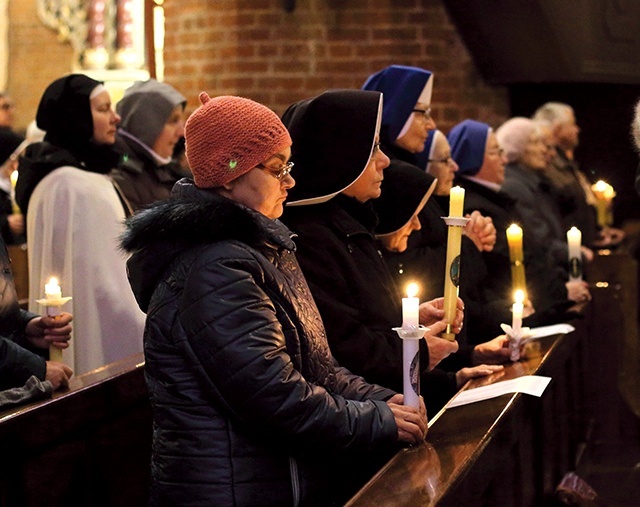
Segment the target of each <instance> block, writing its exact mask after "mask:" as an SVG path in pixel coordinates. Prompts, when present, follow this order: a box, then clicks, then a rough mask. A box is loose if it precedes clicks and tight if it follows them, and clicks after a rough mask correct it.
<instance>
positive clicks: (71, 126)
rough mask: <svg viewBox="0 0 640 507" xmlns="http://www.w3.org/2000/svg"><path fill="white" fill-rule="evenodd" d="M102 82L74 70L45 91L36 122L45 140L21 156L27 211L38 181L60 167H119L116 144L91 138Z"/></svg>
mask: <svg viewBox="0 0 640 507" xmlns="http://www.w3.org/2000/svg"><path fill="white" fill-rule="evenodd" d="M100 84H102V83H101V82H100V81H96V80H95V79H91V78H90V77H88V76H85V75H84V74H70V75H68V76H65V77H62V78H60V79H56V80H55V81H54V82H53V83H51V84H50V85H49V86H48V87H47V89H46V90H45V92H44V94H43V95H42V98H41V99H40V104H39V105H38V111H37V113H36V123H37V125H38V127H39V128H41V129H42V130H44V131H46V135H45V138H44V142H42V143H36V144H34V145H31V146H30V147H29V148H28V149H27V151H26V153H25V155H24V157H22V159H21V160H20V171H19V177H18V184H17V186H16V199H17V201H18V204H19V205H20V209H22V211H23V213H25V214H26V211H27V208H28V204H29V199H30V198H31V194H32V193H33V190H34V189H35V187H36V186H37V184H38V183H40V181H41V180H42V179H43V178H44V177H45V176H47V175H48V174H49V173H50V172H52V171H53V170H55V169H57V168H58V167H61V166H65V165H70V166H73V167H77V168H79V169H83V170H85V171H90V172H95V173H100V174H106V173H108V172H109V171H110V170H111V169H113V168H114V167H116V165H117V163H118V154H117V152H116V151H115V150H114V149H113V146H112V145H106V144H96V143H94V142H93V141H92V140H91V139H92V138H93V116H92V114H91V99H90V96H91V92H92V91H93V90H94V89H95V88H96V87H97V86H99V85H100Z"/></svg>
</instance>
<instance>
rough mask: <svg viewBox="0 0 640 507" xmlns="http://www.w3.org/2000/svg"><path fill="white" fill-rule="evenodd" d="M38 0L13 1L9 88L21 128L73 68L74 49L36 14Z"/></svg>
mask: <svg viewBox="0 0 640 507" xmlns="http://www.w3.org/2000/svg"><path fill="white" fill-rule="evenodd" d="M36 3H37V2H36V0H10V2H9V19H10V26H9V72H8V82H7V91H8V92H9V94H10V95H11V96H12V98H13V100H14V102H15V103H16V125H15V127H16V128H17V129H22V128H25V127H26V126H27V125H28V124H29V122H30V121H31V120H33V119H34V118H35V114H36V109H37V107H38V103H39V101H40V97H41V96H42V92H44V89H45V88H46V87H47V85H48V84H49V83H51V81H53V80H54V79H56V78H58V77H60V76H62V75H63V74H67V73H69V72H70V71H71V67H72V62H73V49H72V48H71V45H70V44H68V43H65V44H61V43H60V42H59V40H58V36H57V34H56V33H55V32H54V31H53V30H51V29H49V28H47V27H46V26H45V25H44V24H43V23H42V22H41V21H40V19H39V18H38V16H37V14H36Z"/></svg>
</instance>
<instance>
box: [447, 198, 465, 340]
mask: <svg viewBox="0 0 640 507" xmlns="http://www.w3.org/2000/svg"><path fill="white" fill-rule="evenodd" d="M463 210H464V188H462V187H453V188H452V189H451V193H450V194H449V216H448V217H443V219H444V221H445V223H446V224H447V226H448V236H447V262H446V265H445V273H444V319H445V321H446V322H447V329H446V330H445V331H444V333H442V338H445V339H447V340H450V341H455V339H456V335H455V334H454V332H453V329H452V324H453V321H454V320H455V318H456V313H457V307H458V284H459V283H460V247H461V244H462V228H463V227H464V226H465V225H466V224H467V222H468V221H469V219H467V218H464V217H463V216H462V213H463Z"/></svg>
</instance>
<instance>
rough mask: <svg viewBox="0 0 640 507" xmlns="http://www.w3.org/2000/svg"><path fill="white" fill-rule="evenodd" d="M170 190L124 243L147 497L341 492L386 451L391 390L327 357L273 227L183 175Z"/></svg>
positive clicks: (278, 502)
mask: <svg viewBox="0 0 640 507" xmlns="http://www.w3.org/2000/svg"><path fill="white" fill-rule="evenodd" d="M174 194H175V196H174V198H173V199H171V200H169V201H166V202H161V203H157V204H156V205H154V206H153V207H152V208H150V209H148V210H144V211H142V212H140V213H139V214H138V215H136V216H134V217H132V218H131V219H129V221H128V231H127V233H126V235H125V237H124V241H123V245H124V247H125V248H126V249H127V250H129V251H133V252H135V253H134V255H133V256H132V258H131V259H130V261H129V269H130V278H131V284H132V287H133V289H134V293H135V294H136V297H137V299H138V301H139V303H140V306H141V308H142V309H143V310H144V311H145V312H147V324H146V329H145V338H144V339H145V344H144V351H145V359H146V366H145V375H146V379H147V383H148V386H149V390H150V394H151V402H152V406H153V412H154V436H153V457H152V492H151V504H152V505H190V506H200V505H202V506H205V505H206V506H235V507H238V506H251V507H259V506H285V505H296V501H297V500H298V499H299V500H300V502H301V503H300V504H301V505H333V503H334V502H338V501H344V500H345V498H346V497H345V495H349V494H352V493H353V492H354V489H355V488H357V487H360V486H361V485H362V480H364V479H366V477H359V475H360V474H359V472H361V470H362V468H361V467H360V468H354V469H353V472H354V473H353V474H347V473H344V472H343V473H342V474H340V473H339V472H340V465H341V464H342V463H348V464H353V462H354V460H356V458H361V459H362V458H363V459H364V460H367V461H369V462H371V461H375V459H376V458H381V457H382V458H383V459H384V458H387V457H388V451H391V450H394V449H395V445H396V441H397V427H396V424H395V421H394V418H393V414H392V412H391V410H390V409H389V407H388V405H387V404H386V403H385V401H384V400H386V399H388V398H389V397H391V396H392V395H393V394H394V393H393V391H389V390H387V389H384V388H381V387H378V386H374V385H370V384H367V383H365V382H364V380H363V379H361V378H359V377H356V376H353V375H351V374H350V373H349V372H348V371H346V370H345V369H343V368H340V367H338V366H337V365H336V364H335V362H334V361H333V358H332V356H331V353H330V351H329V347H328V344H327V341H326V337H325V332H324V327H323V324H322V320H321V318H320V315H319V314H318V311H317V308H316V306H315V303H314V301H313V298H312V297H311V295H310V292H309V289H308V287H307V284H306V282H305V279H304V277H303V275H302V273H301V271H300V268H299V266H298V263H297V261H296V258H295V256H294V253H293V250H294V244H293V242H292V241H291V239H290V235H289V231H288V230H287V229H286V228H285V227H284V226H283V225H282V224H280V223H279V222H277V221H273V220H270V219H268V218H267V217H265V216H264V215H262V214H260V213H257V212H255V211H253V210H249V209H248V208H245V207H244V206H242V205H239V204H238V203H235V202H234V201H230V200H228V199H225V198H223V197H221V196H219V195H217V194H215V193H213V192H210V191H206V190H200V189H197V188H196V187H195V186H194V185H193V183H192V182H191V181H190V180H182V181H181V182H178V184H177V185H176V188H175V189H174ZM368 473H369V474H370V473H371V470H368ZM340 495H342V496H340Z"/></svg>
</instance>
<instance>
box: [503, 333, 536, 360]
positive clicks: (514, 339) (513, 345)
mask: <svg viewBox="0 0 640 507" xmlns="http://www.w3.org/2000/svg"><path fill="white" fill-rule="evenodd" d="M500 327H501V328H502V330H503V331H504V333H505V334H506V335H507V338H509V350H510V351H511V356H510V359H511V361H513V362H516V361H518V360H519V359H520V356H521V355H522V349H523V347H524V346H525V345H526V344H527V343H529V342H530V341H531V338H532V337H533V333H532V332H531V329H529V328H528V327H521V328H520V329H519V330H518V331H514V330H513V328H512V327H511V326H510V325H509V324H500Z"/></svg>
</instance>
